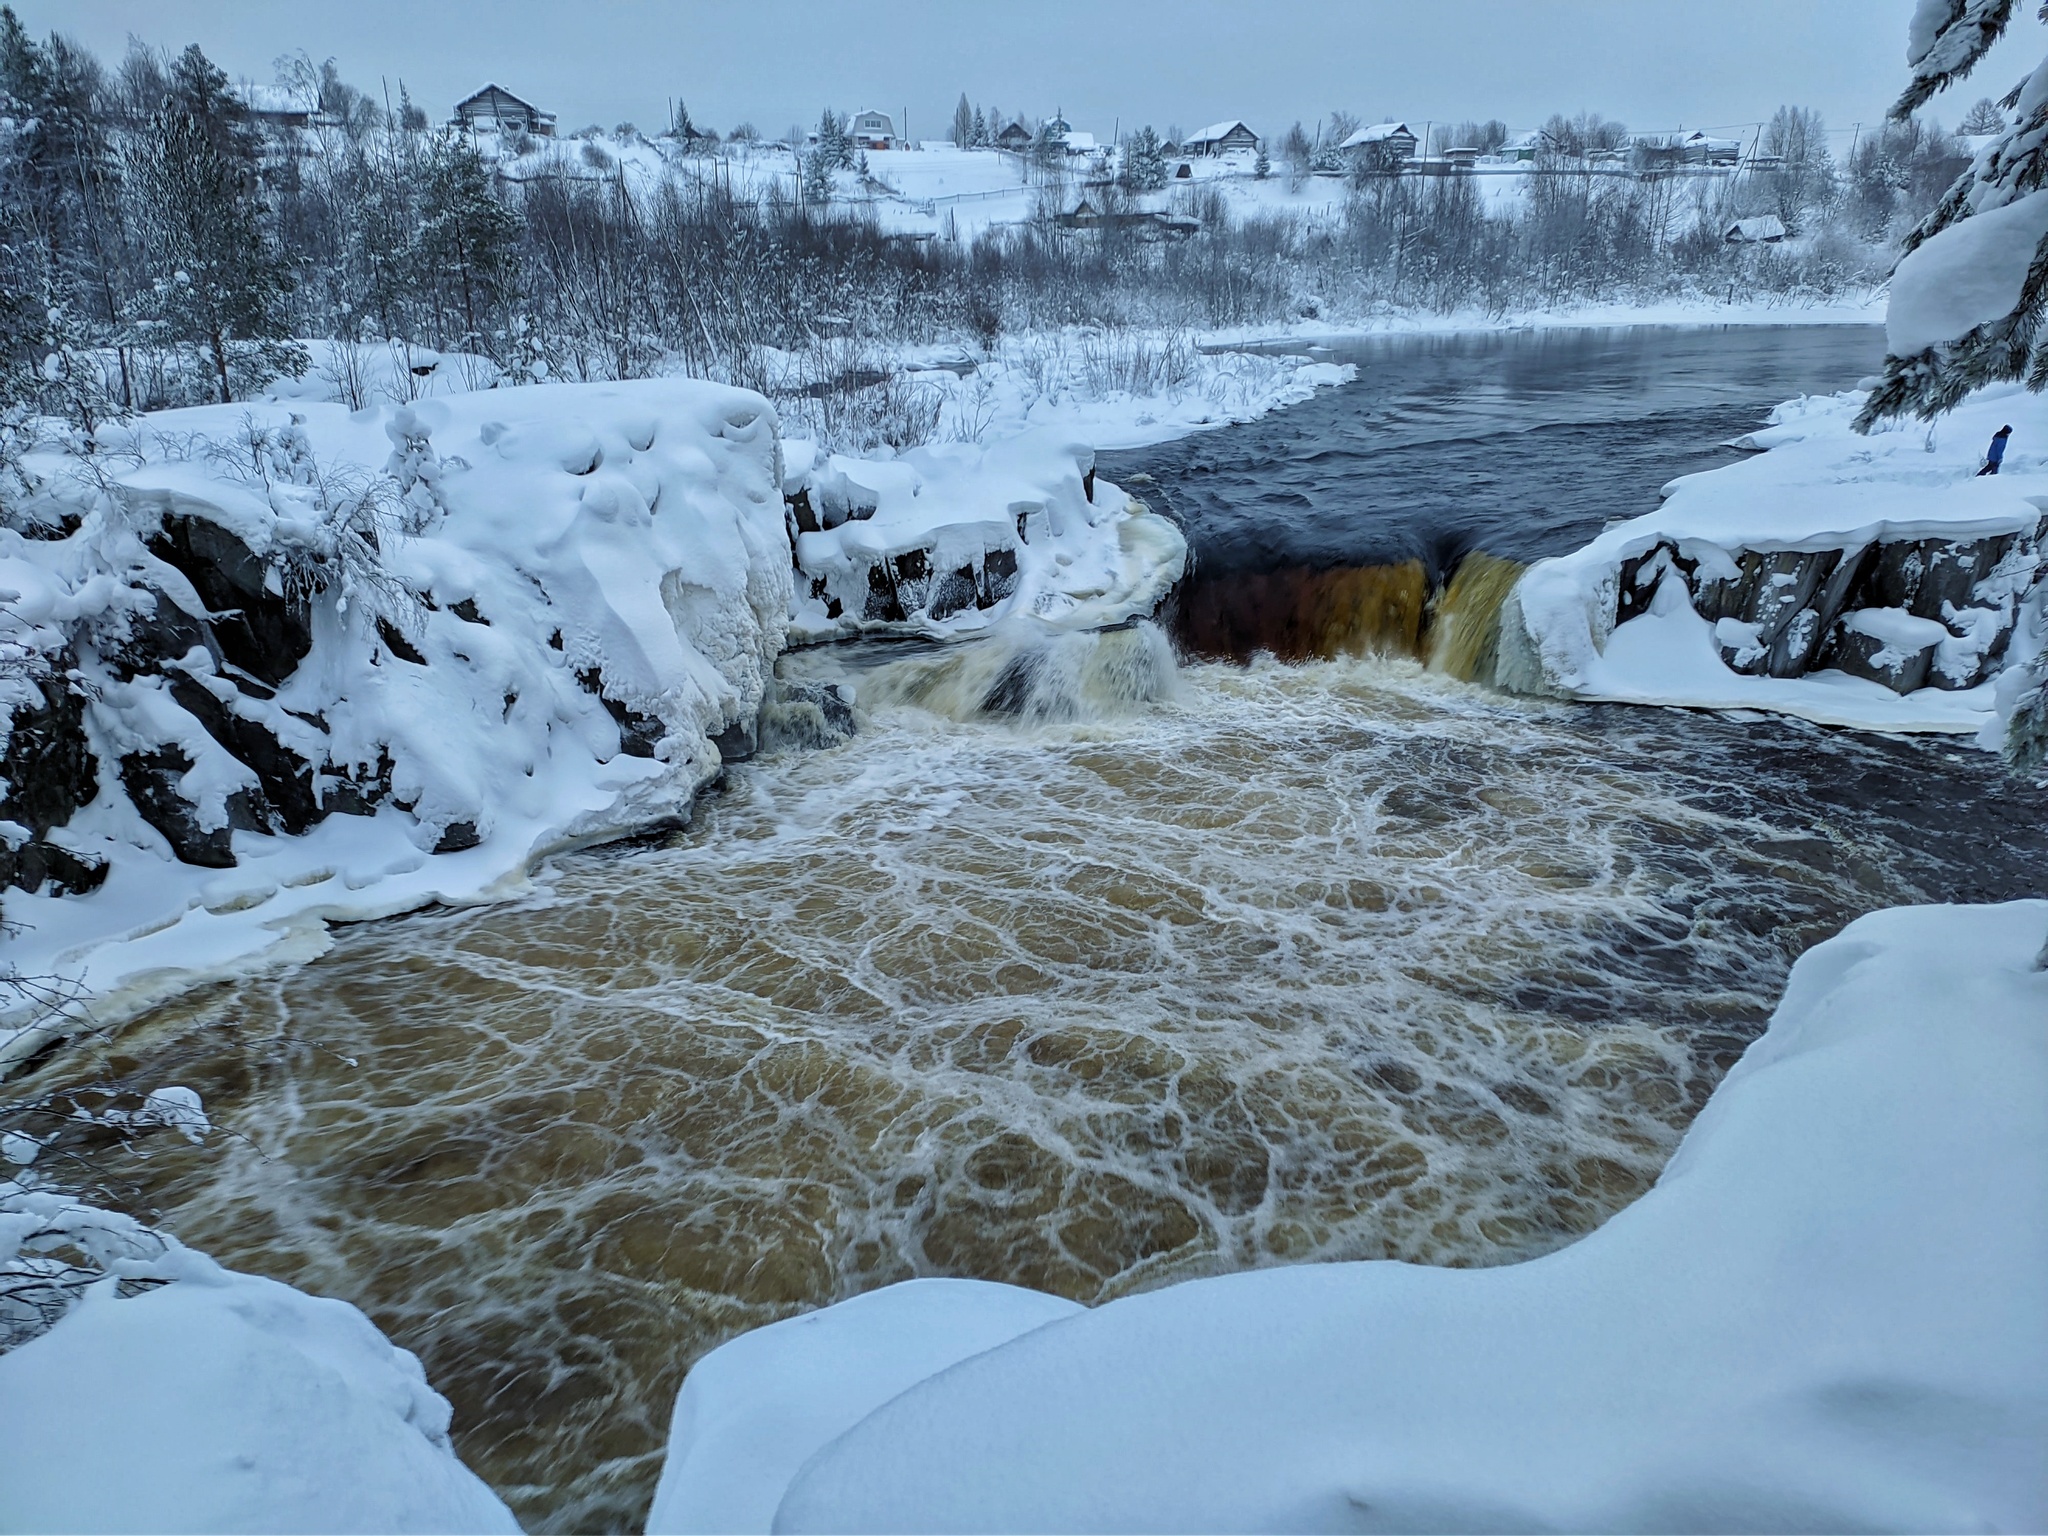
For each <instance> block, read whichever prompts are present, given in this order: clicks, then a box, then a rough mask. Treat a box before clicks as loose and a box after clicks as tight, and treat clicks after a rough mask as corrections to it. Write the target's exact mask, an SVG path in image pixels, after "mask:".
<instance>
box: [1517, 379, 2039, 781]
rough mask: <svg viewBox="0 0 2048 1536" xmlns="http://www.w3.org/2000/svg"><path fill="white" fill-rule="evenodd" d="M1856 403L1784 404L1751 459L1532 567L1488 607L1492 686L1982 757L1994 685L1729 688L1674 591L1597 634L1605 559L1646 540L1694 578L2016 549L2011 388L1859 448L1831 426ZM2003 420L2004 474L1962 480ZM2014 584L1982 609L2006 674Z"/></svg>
mask: <svg viewBox="0 0 2048 1536" xmlns="http://www.w3.org/2000/svg"><path fill="white" fill-rule="evenodd" d="M1861 398H1862V397H1861V396H1860V395H1857V394H1853V393H1851V394H1845V395H1835V396H1825V397H1808V398H1803V399H1800V400H1795V401H1790V402H1787V403H1786V404H1784V405H1782V406H1780V407H1778V409H1777V410H1776V411H1775V412H1774V413H1773V415H1772V419H1771V424H1770V425H1768V426H1766V427H1764V428H1762V429H1760V430H1758V431H1756V432H1754V433H1751V434H1749V436H1748V437H1747V438H1746V439H1745V440H1744V443H1745V446H1751V447H1755V448H1760V449H1765V450H1768V451H1766V452H1762V453H1759V454H1757V455H1756V456H1755V457H1754V458H1751V459H1747V460H1745V461H1743V462H1741V463H1737V464H1731V465H1728V466H1726V467H1724V468H1721V469H1716V470H1710V471H1707V472H1706V473H1703V474H1698V475H1687V476H1684V477H1683V478H1681V479H1678V480H1675V481H1673V482H1672V483H1671V484H1670V485H1669V486H1667V487H1666V491H1667V496H1666V499H1665V501H1664V503H1663V505H1662V506H1660V507H1659V508H1658V509H1657V510H1656V511H1655V512H1651V513H1648V514H1647V515H1645V516H1643V517H1639V518H1633V519H1631V520H1629V521H1627V522H1623V523H1618V524H1616V525H1615V526H1613V527H1611V528H1609V529H1607V530H1606V531H1605V532H1604V533H1602V534H1601V535H1600V536H1599V537H1598V538H1596V539H1594V540H1593V541H1592V542H1591V543H1589V544H1587V545H1585V546H1584V547H1583V548H1581V549H1578V550H1575V551H1574V552H1573V553H1571V554H1569V555H1564V556H1560V557H1557V558H1555V559H1549V560H1540V561H1538V562H1536V564H1534V565H1533V566H1531V567H1530V568H1529V570H1528V571H1527V572H1526V573H1525V574H1524V575H1523V577H1522V579H1521V580H1520V582H1519V583H1518V584H1517V585H1516V588H1515V590H1514V592H1513V594H1512V595H1511V596H1510V598H1509V601H1508V603H1507V604H1506V606H1505V607H1504V609H1503V611H1502V617H1501V623H1502V645H1503V653H1504V655H1509V654H1512V655H1515V656H1517V657H1518V658H1519V660H1518V661H1517V662H1504V665H1503V672H1502V681H1503V682H1504V683H1507V684H1509V685H1510V686H1514V687H1518V688H1521V689H1523V690H1524V691H1530V692H1547V693H1554V694H1558V695H1561V696H1564V697H1570V698H1578V699H1585V700H1594V701H1606V702H1615V703H1638V704H1672V705H1681V706H1687V707H1692V708H1702V709H1764V710H1771V711H1775V712H1777V713H1780V714H1786V715H1793V716H1797V717H1799V718H1803V719H1808V720H1813V721H1816V722H1818V723H1820V724H1824V725H1837V726H1848V727H1854V728H1860V729H1868V730H1881V731H1924V732H1936V733H1950V734H1957V735H1970V734H1976V735H1978V736H1979V738H1980V740H1981V741H1982V742H1983V744H1985V745H1987V746H1993V747H1995V746H1996V745H1997V741H1996V740H1994V739H1992V738H1993V737H1994V736H1995V735H1997V733H1998V731H1997V727H1998V718H1999V717H1998V713H1997V710H1998V704H1997V699H1996V694H1997V689H1996V686H1995V685H1996V683H1997V681H1998V679H1996V678H1993V679H1991V680H1989V681H1987V682H1984V683H1982V684H1979V685H1977V686H1975V687H1971V688H1962V689H1946V688H1936V687H1922V688H1917V689H1915V690H1914V691H1912V692H1910V693H1906V694H1903V695H1902V694H1898V693H1895V692H1893V691H1892V690H1891V689H1890V688H1887V687H1886V686H1885V685H1884V684H1882V683H1879V682H1874V681H1872V680H1870V679H1868V678H1863V677H1854V676H1850V675H1849V674H1847V673H1845V672H1841V671H1836V670H1822V671H1815V672H1810V673H1808V674H1807V675H1805V676H1803V677H1766V676H1748V675H1744V674H1742V673H1738V672H1736V671H1734V670H1732V669H1731V668H1730V667H1729V666H1727V665H1726V664H1725V663H1724V661H1723V659H1722V655H1721V651H1720V647H1719V643H1718V639H1726V638H1730V637H1729V636H1728V635H1727V634H1726V633H1724V634H1722V635H1721V636H1719V637H1718V638H1717V634H1716V627H1715V625H1714V624H1712V623H1709V622H1708V620H1706V619H1705V618H1702V617H1701V616H1700V615H1699V614H1698V613H1697V612H1695V611H1694V609H1693V607H1692V605H1691V603H1690V601H1689V600H1688V599H1687V597H1686V596H1685V594H1684V592H1683V590H1682V584H1681V583H1679V582H1676V581H1666V582H1664V583H1663V584H1662V585H1661V586H1660V587H1659V588H1658V589H1657V593H1656V596H1655V599H1654V600H1653V602H1652V604H1651V606H1650V609H1649V611H1648V612H1646V613H1643V614H1640V615H1638V616H1636V617H1634V618H1632V619H1629V620H1627V621H1626V622H1623V623H1619V624H1617V623H1616V622H1615V600H1616V594H1617V580H1618V576H1619V572H1620V570H1621V567H1622V565H1623V562H1625V561H1628V560H1631V559H1634V558H1636V557H1639V556H1642V555H1645V554H1648V553H1649V552H1651V551H1653V550H1655V549H1656V548H1657V547H1658V546H1659V545H1666V546H1669V547H1671V548H1673V549H1675V550H1676V551H1677V552H1678V553H1679V554H1680V555H1681V556H1683V557H1684V558H1686V559H1688V560H1696V561H1698V562H1699V570H1700V574H1701V576H1702V577H1719V576H1726V575H1729V574H1732V573H1733V572H1734V571H1735V570H1736V562H1737V560H1738V559H1739V558H1740V557H1741V556H1742V554H1743V553H1744V552H1745V551H1764V552H1770V551H1795V552H1820V551H1828V550H1841V551H1845V552H1848V551H1855V550H1859V549H1862V548H1863V547H1864V546H1866V545H1870V544H1873V543H1876V544H1889V543H1896V542H1900V541H1909V540H1921V539H1941V540H1959V541H1967V540H1981V539H1990V538H1997V537H2001V536H2004V535H2008V534H2019V535H2022V536H2026V535H2031V534H2032V533H2033V532H2034V531H2035V530H2037V529H2038V528H2039V527H2040V526H2041V524H2042V521H2043V508H2044V507H2048V474H2044V473H2043V469H2044V467H2048V452H2044V450H2048V411H2044V410H2043V409H2042V407H2041V406H2040V404H2039V402H2038V401H2037V399H2036V398H2035V397H2033V396H2030V395H2027V394H2025V393H2024V392H2022V391H2020V390H2018V388H2017V387H2016V386H2015V387H2013V388H2000V389H1995V390H1988V391H1984V392H1983V393H1981V394H1980V395H1978V396H1975V397H1972V399H1970V400H1969V401H1966V402H1965V403H1964V404H1963V405H1962V406H1960V407H1958V408H1957V410H1956V411H1955V412H1954V413H1953V415H1952V417H1951V418H1949V419H1948V420H1945V421H1944V422H1942V423H1941V424H1940V425H1939V427H1938V428H1937V429H1934V430H1932V431H1930V430H1928V429H1926V428H1913V429H1894V430H1891V431H1885V432H1879V433H1875V434H1873V435H1871V436H1870V437H1862V436H1859V435H1857V434H1856V433H1854V432H1853V431H1852V430H1851V429H1850V426H1849V422H1850V420H1851V418H1852V417H1853V416H1854V414H1855V410H1856V407H1857V406H1858V405H1859V404H1860V402H1861ZM2007 423H2012V424H2014V425H2015V427H2016V431H2015V436H2014V441H2015V442H2018V443H2021V444H2024V445H2025V447H2024V448H2023V449H2022V450H2021V451H2020V452H2018V453H2016V454H2014V455H2011V456H2009V458H2008V463H2007V470H2006V472H2005V473H2004V474H2001V475H1999V476H1995V477H1984V478H1977V477H1976V470H1977V468H1978V466H1979V464H1980V463H1981V462H1982V446H1983V444H1984V443H1985V442H1988V441H1989V440H1990V437H1991V434H1992V433H1993V432H1994V431H1995V430H1996V429H1997V428H1998V427H2000V426H2002V425H2005V424H2007ZM2018 581H2019V585H2020V586H2021V588H2022V590H2018V591H2015V592H2013V593H2009V594H2006V595H2005V596H2004V597H2002V598H2001V599H1999V600H2000V601H2011V602H2013V603H2015V604H2016V605H2017V612H2016V614H2015V616H2014V617H2015V629H2014V639H2013V643H2012V645H2011V647H2010V650H2009V652H2008V656H2009V658H2010V660H2012V661H2018V660H2024V659H2025V657H2026V656H2028V655H2030V654H2032V652H2033V651H2034V650H2035V649H2037V648H2038V646H2039V644H2040V641H2041V633H2040V631H2041V621H2040V615H2039V609H2040V608H2041V606H2042V592H2043V588H2042V587H2040V586H2038V585H2035V586H2033V587H2032V596H2031V597H2029V596H2028V594H2027V592H2026V590H2024V588H2025V585H2026V581H2027V578H2026V577H2025V576H2024V574H2023V575H2022V576H2021V577H2020V578H2018ZM1871 622H1881V621H1871ZM1722 623H1723V625H1724V626H1725V625H1726V623H1727V621H1726V620H1723V621H1722ZM1935 627H1936V628H1939V627H1940V626H1938V625H1937V626H1935ZM1920 633H1921V636H1922V639H1923V641H1924V640H1925V639H1927V638H1931V637H1932V630H1931V629H1930V630H1926V631H1921V632H1920ZM1517 668H1519V670H1517Z"/></svg>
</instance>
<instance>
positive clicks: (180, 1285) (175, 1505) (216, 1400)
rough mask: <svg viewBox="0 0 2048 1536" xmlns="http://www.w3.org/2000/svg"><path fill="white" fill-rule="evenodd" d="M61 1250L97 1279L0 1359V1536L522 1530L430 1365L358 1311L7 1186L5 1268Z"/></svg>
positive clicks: (0, 1216)
mask: <svg viewBox="0 0 2048 1536" xmlns="http://www.w3.org/2000/svg"><path fill="white" fill-rule="evenodd" d="M53 1244H55V1246H56V1248H57V1249H58V1250H72V1251H75V1250H77V1249H79V1248H81V1247H82V1248H85V1249H89V1250H91V1251H92V1253H93V1254H94V1256H95V1257H96V1258H97V1259H99V1260H100V1261H101V1263H102V1264H103V1266H104V1274H103V1277H102V1278H101V1279H99V1280H97V1281H96V1282H94V1283H93V1284H92V1285H91V1286H90V1287H89V1288H88V1289H86V1291H85V1292H84V1294H83V1295H82V1296H81V1297H80V1298H79V1299H78V1300H77V1302H76V1303H75V1304H74V1305H73V1306H72V1307H71V1308H70V1310H69V1311H68V1312H67V1313H65V1315H64V1316H63V1317H62V1318H61V1319H60V1320H59V1321H58V1322H57V1323H56V1324H55V1326H54V1327H52V1328H50V1329H49V1331H48V1332H46V1333H43V1334H42V1335H41V1336H40V1337H37V1338H32V1339H30V1340H29V1341H28V1342H27V1343H25V1344H22V1345H20V1346H19V1347H18V1348H16V1349H13V1350H11V1351H10V1352H8V1353H6V1354H4V1355H0V1530H8V1531H516V1530H518V1529H519V1526H518V1524H517V1522H516V1521H514V1519H513V1518H512V1513H511V1511H510V1510H508V1509H507V1508H506V1507H505V1506H504V1504H503V1503H502V1502H500V1500H499V1499H498V1497H497V1495H495V1494H494V1493H492V1492H491V1490H490V1489H489V1488H487V1487H486V1486H485V1485H484V1484H483V1482H482V1481H481V1480H480V1479H478V1478H477V1477H476V1475H475V1474H474V1473H472V1472H471V1471H470V1470H469V1469H468V1468H467V1467H465V1466H463V1464H462V1463H461V1462H460V1461H459V1460H457V1459H456V1455H455V1451H454V1448H453V1447H452V1446H451V1445H450V1444H449V1440H448V1425H449V1408H448V1403H447V1400H446V1399H445V1398H443V1397H441V1396H440V1394H438V1393H437V1392H435V1391H434V1390H433V1389H432V1388H430V1387H429V1386H428V1385H427V1381H426V1376H425V1373H424V1372H423V1371H422V1370H421V1369H420V1363H419V1361H418V1360H417V1359H416V1358H414V1356H413V1355H411V1354H410V1353H408V1352H407V1351H405V1350H402V1349H399V1348H397V1347H396V1346H395V1345H393V1344H392V1343H391V1342H390V1341H389V1340H388V1339H386V1338H385V1337H384V1336H383V1334H381V1333H379V1332H378V1331H377V1329H376V1327H375V1325H373V1324H372V1323H371V1322H370V1320H369V1319H368V1318H367V1317H365V1316H363V1314H362V1313H361V1312H359V1311H357V1310H356V1309H355V1308H354V1307H352V1306H349V1305H348V1304H347V1303H346V1302H340V1301H331V1300H325V1299H321V1298H318V1297H313V1296H307V1295H305V1294H303V1293H302V1292H299V1291H296V1290H293V1289H292V1288H291V1287H290V1286H287V1285H280V1284H278V1283H277V1282H275V1281H272V1280H263V1279H258V1278H256V1277H255V1276H251V1275H242V1274H236V1273H234V1272H233V1271H231V1270H226V1269H222V1268H221V1267H220V1266H219V1265H217V1264H215V1263H214V1262H213V1261H212V1260H211V1259H208V1258H206V1257H205V1256H204V1255H202V1254H198V1253H194V1252H193V1251H191V1250H190V1249H187V1248H184V1247H182V1246H180V1245H179V1244H178V1243H177V1242H176V1241H175V1240H173V1239H170V1238H167V1237H163V1236H162V1235H160V1234H156V1233H151V1232H149V1231H148V1230H147V1229H146V1228H142V1227H140V1226H138V1225H137V1224H136V1223H134V1222H132V1221H129V1220H128V1219H127V1218H125V1217H122V1216H117V1215H114V1214H113V1213H110V1212H107V1211H100V1210H94V1209H91V1208H89V1207H86V1206H81V1205H78V1204H76V1203H74V1202H71V1201H69V1200H66V1199H63V1198H62V1197H60V1196H57V1195H52V1194H42V1193H33V1192H27V1191H23V1190H22V1189H20V1187H19V1186H17V1185H11V1184H4V1183H0V1273H4V1274H6V1276H7V1277H8V1278H9V1279H10V1280H11V1281H17V1282H18V1281H19V1280H20V1278H21V1276H22V1275H24V1274H26V1273H30V1272H31V1266H32V1265H33V1264H34V1263H35V1262H36V1259H35V1255H36V1254H37V1253H38V1252H39V1251H43V1250H47V1249H50V1248H51V1247H52V1245H53ZM46 1262H47V1261H46ZM124 1285H125V1286H126V1288H128V1289H130V1290H135V1289H137V1288H138V1286H140V1285H146V1286H147V1287H148V1288H146V1289H141V1290H140V1293H139V1294H131V1295H125V1296H124V1295H122V1294H121V1290H122V1288H123V1287H124Z"/></svg>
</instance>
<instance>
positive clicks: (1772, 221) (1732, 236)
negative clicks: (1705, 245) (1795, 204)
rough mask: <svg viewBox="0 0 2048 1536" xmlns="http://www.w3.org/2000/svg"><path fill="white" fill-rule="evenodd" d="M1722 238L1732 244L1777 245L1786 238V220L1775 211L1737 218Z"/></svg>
mask: <svg viewBox="0 0 2048 1536" xmlns="http://www.w3.org/2000/svg"><path fill="white" fill-rule="evenodd" d="M1721 238H1722V239H1723V240H1724V241H1726V242H1727V243H1728V244H1730V245H1776V244H1777V243H1778V242H1779V241H1780V240H1782V239H1784V238H1785V221H1784V220H1783V219H1781V218H1779V217H1778V216H1777V215H1776V214H1775V213H1760V214H1757V215H1756V216H1755V217H1754V218H1748V219H1737V220H1736V221H1735V222H1734V223H1733V224H1730V225H1729V226H1728V228H1727V230H1726V231H1725V232H1724V233H1723V234H1722V236H1721Z"/></svg>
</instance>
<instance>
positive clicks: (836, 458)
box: [784, 432, 1187, 641]
mask: <svg viewBox="0 0 2048 1536" xmlns="http://www.w3.org/2000/svg"><path fill="white" fill-rule="evenodd" d="M807 450H808V445H804V447H802V448H799V447H797V446H796V445H792V451H791V453H790V456H789V466H788V469H787V470H786V472H785V481H784V490H785V492H786V493H787V494H788V495H789V496H790V498H791V502H792V505H793V507H794V509H795V510H794V516H795V519H796V525H797V534H796V562H797V566H798V569H799V571H800V573H801V576H802V577H803V578H804V579H806V580H807V581H808V588H807V589H806V590H802V591H800V592H799V594H798V601H797V606H796V610H795V618H794V620H793V622H792V624H791V635H792V638H794V639H797V640H799V641H815V640H826V639H833V638H837V637H840V636H843V635H852V634H861V633H872V632H880V633H896V634H920V635H925V636H929V637H933V638H947V637H954V636H959V635H962V634H967V633H976V632H979V631H982V630H985V629H987V628H989V627H990V626H991V625H993V624H996V623H999V622H1001V621H1003V620H1004V619H1008V618H1010V617H1012V616H1023V615H1028V616H1030V617H1032V618H1035V619H1038V620H1040V621H1043V622H1044V623H1045V624H1047V625H1049V626H1051V627H1053V628H1055V629H1088V628H1100V627H1102V626H1104V625H1108V624H1116V623H1121V622H1122V621H1124V620H1125V619H1129V618H1133V617H1141V616H1143V615H1145V614H1149V613H1150V612H1151V611H1152V610H1153V609H1154V608H1155V607H1156V606H1157V605H1158V604H1159V602H1160V600H1161V599H1162V598H1164V597H1165V596H1166V594H1167V592H1168V590H1169V589H1170V588H1171V587H1172V586H1173V584H1174V582H1176V581H1178V580H1179V579H1180V576H1181V572H1182V571H1183V569H1185V567H1186V564H1187V543H1186V541H1185V540H1184V539H1183V538H1182V536H1181V533H1180V530H1179V528H1177V527H1176V526H1175V525H1174V524H1173V523H1171V522H1169V521H1167V520H1166V519H1165V518H1162V517H1155V516H1152V515H1150V514H1149V513H1148V512H1147V510H1146V508H1145V506H1144V504H1143V503H1142V502H1138V501H1134V500H1132V499H1131V498H1130V497H1128V496H1126V495H1124V493H1123V492H1122V491H1120V490H1118V489H1117V488H1116V487H1115V486H1113V485H1111V484H1110V483H1109V482H1107V481H1098V480H1097V479H1096V478H1095V455H1094V450H1093V449H1092V448H1091V447H1089V446H1088V445H1087V444H1085V443H1076V442H1073V441H1070V440H1068V439H1065V438H1063V437H1060V436H1059V435H1057V434H1054V433H1049V432H1033V433H1026V434H1024V435H1023V436H1021V437H1017V438H1013V439H1011V440H1009V441H1006V442H1003V443H999V444H997V445H996V446H994V447H990V448H977V447H973V446H971V445H967V444H951V445H944V446H937V447H931V448H916V449H912V450H911V451H910V452H908V453H906V454H904V455H903V456H902V457H900V458H897V459H893V460H870V459H850V458H845V457H842V456H840V455H837V454H833V455H830V456H828V457H826V458H825V459H824V460H823V461H822V462H816V463H814V462H812V461H811V457H810V454H809V452H808V451H807Z"/></svg>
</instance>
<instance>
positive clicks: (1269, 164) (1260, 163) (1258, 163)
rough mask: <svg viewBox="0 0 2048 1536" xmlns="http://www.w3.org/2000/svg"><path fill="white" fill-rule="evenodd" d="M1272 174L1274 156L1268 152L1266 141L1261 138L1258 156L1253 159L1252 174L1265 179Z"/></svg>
mask: <svg viewBox="0 0 2048 1536" xmlns="http://www.w3.org/2000/svg"><path fill="white" fill-rule="evenodd" d="M1272 174H1273V157H1272V156H1271V155H1269V154H1267V153H1266V141H1265V140H1264V139H1261V140H1259V154H1258V158H1257V159H1255V160H1254V161H1252V175H1253V177H1254V178H1256V179H1257V180H1259V181H1264V180H1265V179H1266V178H1267V177H1268V176H1270V175H1272Z"/></svg>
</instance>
